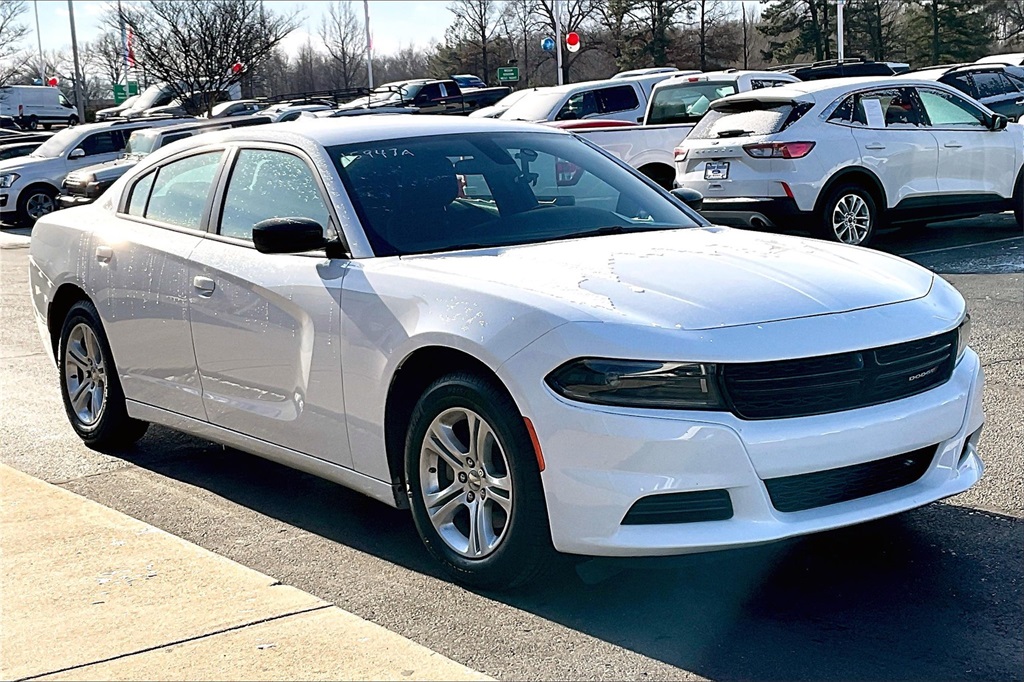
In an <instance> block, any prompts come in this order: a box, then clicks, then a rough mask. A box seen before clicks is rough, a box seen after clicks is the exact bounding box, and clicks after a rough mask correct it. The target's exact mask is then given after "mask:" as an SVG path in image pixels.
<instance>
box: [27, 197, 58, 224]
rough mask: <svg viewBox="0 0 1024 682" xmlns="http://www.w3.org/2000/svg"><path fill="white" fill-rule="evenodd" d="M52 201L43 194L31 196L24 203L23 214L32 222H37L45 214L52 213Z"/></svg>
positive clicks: (51, 198)
mask: <svg viewBox="0 0 1024 682" xmlns="http://www.w3.org/2000/svg"><path fill="white" fill-rule="evenodd" d="M53 209H54V201H53V197H52V196H50V195H49V194H46V193H45V192H38V193H36V194H33V195H32V196H30V197H29V198H28V201H27V202H25V213H27V214H28V217H29V218H31V219H32V220H38V219H39V218H42V217H43V216H44V215H46V214H47V213H53Z"/></svg>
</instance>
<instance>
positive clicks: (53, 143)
mask: <svg viewBox="0 0 1024 682" xmlns="http://www.w3.org/2000/svg"><path fill="white" fill-rule="evenodd" d="M80 137H82V133H81V128H65V129H64V130H62V131H60V132H59V133H57V134H56V135H54V136H53V137H51V138H50V139H49V140H47V141H46V142H44V143H43V144H42V145H40V147H39V149H37V150H35V151H34V152H32V154H31V156H40V157H43V158H46V159H56V158H57V157H58V156H60V155H61V154H63V153H64V152H66V151H68V148H69V146H70V145H72V144H74V143H76V142H77V141H78V139H79V138H80Z"/></svg>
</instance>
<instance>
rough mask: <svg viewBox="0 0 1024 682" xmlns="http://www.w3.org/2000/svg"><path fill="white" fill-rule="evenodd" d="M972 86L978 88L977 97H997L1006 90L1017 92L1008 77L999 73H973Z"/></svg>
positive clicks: (1006, 91)
mask: <svg viewBox="0 0 1024 682" xmlns="http://www.w3.org/2000/svg"><path fill="white" fill-rule="evenodd" d="M973 77H974V86H975V87H976V88H978V97H982V98H984V97H998V96H999V95H1005V94H1006V93H1008V92H1017V88H1015V87H1014V86H1013V83H1011V82H1010V79H1009V78H1007V77H1006V76H1004V75H1003V74H1001V73H994V72H983V73H975V74H973Z"/></svg>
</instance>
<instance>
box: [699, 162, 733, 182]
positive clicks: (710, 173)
mask: <svg viewBox="0 0 1024 682" xmlns="http://www.w3.org/2000/svg"><path fill="white" fill-rule="evenodd" d="M704 179H705V180H728V179H729V162H728V161H708V162H707V163H706V164H704Z"/></svg>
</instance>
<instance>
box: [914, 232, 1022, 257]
mask: <svg viewBox="0 0 1024 682" xmlns="http://www.w3.org/2000/svg"><path fill="white" fill-rule="evenodd" d="M1021 239H1024V236H1021V237H1006V238H1005V239H993V240H992V241H988V242H973V243H971V244H961V245H960V246H945V247H943V248H941V249H926V250H924V251H910V252H908V253H899V254H896V255H898V256H899V257H900V258H908V257H909V256H923V255H925V254H928V253H940V252H942V251H955V250H956V249H970V248H972V247H975V246H985V245H987V244H1001V243H1003V242H1014V241H1019V240H1021Z"/></svg>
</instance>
